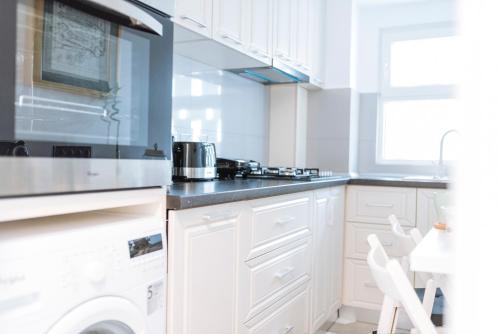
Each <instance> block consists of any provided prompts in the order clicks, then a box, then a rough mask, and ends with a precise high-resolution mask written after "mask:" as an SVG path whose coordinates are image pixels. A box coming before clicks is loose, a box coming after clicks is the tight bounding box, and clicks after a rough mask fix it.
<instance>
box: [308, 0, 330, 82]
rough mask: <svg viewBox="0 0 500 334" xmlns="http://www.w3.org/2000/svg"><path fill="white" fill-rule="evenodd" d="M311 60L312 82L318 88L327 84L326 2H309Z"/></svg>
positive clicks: (320, 0) (314, 0) (321, 0)
mask: <svg viewBox="0 0 500 334" xmlns="http://www.w3.org/2000/svg"><path fill="white" fill-rule="evenodd" d="M309 1H310V9H309V47H308V50H309V60H310V67H311V71H310V75H309V77H310V82H311V83H312V84H313V85H315V86H318V87H323V85H324V84H325V77H326V73H325V52H326V50H325V42H326V40H325V35H326V31H325V23H326V14H325V13H326V2H325V0H309Z"/></svg>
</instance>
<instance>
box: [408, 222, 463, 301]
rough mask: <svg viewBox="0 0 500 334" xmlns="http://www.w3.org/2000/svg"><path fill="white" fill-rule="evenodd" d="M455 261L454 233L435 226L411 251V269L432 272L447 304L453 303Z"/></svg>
mask: <svg viewBox="0 0 500 334" xmlns="http://www.w3.org/2000/svg"><path fill="white" fill-rule="evenodd" d="M453 263H454V261H453V248H452V233H451V232H446V231H440V230H436V229H435V228H432V229H431V230H430V231H429V232H428V233H427V234H426V235H425V237H424V238H423V239H422V241H421V242H420V243H419V244H418V245H417V247H415V249H414V250H413V251H412V252H411V253H410V269H411V270H412V271H416V272H426V273H432V274H433V275H432V276H433V279H434V281H435V283H436V284H437V286H438V287H440V288H441V291H443V294H444V295H445V296H446V300H447V305H453V303H452V302H451V293H450V289H451V287H450V285H451V282H450V277H451V276H452V274H453Z"/></svg>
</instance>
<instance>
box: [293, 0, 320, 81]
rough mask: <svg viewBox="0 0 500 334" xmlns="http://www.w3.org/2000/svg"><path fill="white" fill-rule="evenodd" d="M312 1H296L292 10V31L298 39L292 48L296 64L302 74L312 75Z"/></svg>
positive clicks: (294, 64)
mask: <svg viewBox="0 0 500 334" xmlns="http://www.w3.org/2000/svg"><path fill="white" fill-rule="evenodd" d="M312 3H313V1H312V0H294V2H293V6H294V8H293V10H292V14H293V15H292V29H295V30H296V38H295V40H294V43H293V42H292V47H294V54H293V55H294V63H293V66H294V67H296V68H297V69H298V70H300V71H301V72H304V73H306V74H310V72H311V59H310V44H309V38H310V21H311V20H314V19H315V18H314V17H311V15H310V11H311V9H312V8H311V6H312Z"/></svg>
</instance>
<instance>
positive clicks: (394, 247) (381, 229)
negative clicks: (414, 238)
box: [345, 223, 405, 260]
mask: <svg viewBox="0 0 500 334" xmlns="http://www.w3.org/2000/svg"><path fill="white" fill-rule="evenodd" d="M370 234H376V235H377V237H378V238H379V240H380V242H381V243H382V246H384V249H385V251H386V252H387V254H388V255H389V257H402V256H404V255H405V254H403V252H402V251H401V248H400V246H399V243H398V239H397V238H396V237H395V236H394V234H393V233H392V230H391V226H390V225H375V224H362V223H347V224H346V234H345V237H346V239H345V242H346V246H345V250H346V254H345V256H346V257H349V258H356V259H361V260H366V256H367V255H368V252H369V251H370V245H369V244H368V241H367V237H368V236H369V235H370Z"/></svg>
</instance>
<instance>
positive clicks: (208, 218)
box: [202, 212, 239, 223]
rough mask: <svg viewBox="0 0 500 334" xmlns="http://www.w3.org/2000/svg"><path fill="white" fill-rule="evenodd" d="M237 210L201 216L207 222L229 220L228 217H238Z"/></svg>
mask: <svg viewBox="0 0 500 334" xmlns="http://www.w3.org/2000/svg"><path fill="white" fill-rule="evenodd" d="M238 215H239V214H238V213H237V212H223V213H216V214H207V215H204V216H203V217H202V219H203V220H204V221H206V222H208V223H213V222H217V221H221V220H229V219H234V218H237V217H238Z"/></svg>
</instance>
